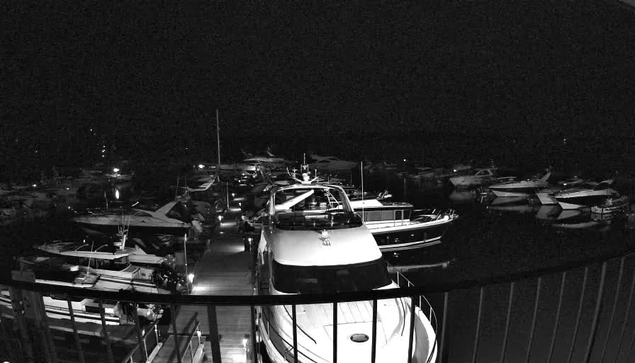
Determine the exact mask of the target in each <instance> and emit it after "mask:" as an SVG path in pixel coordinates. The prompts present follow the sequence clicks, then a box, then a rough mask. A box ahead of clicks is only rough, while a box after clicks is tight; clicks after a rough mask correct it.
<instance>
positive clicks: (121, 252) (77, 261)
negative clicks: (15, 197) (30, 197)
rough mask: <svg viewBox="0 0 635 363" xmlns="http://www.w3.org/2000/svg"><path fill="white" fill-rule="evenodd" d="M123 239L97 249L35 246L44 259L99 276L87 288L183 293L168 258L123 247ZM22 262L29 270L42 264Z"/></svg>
mask: <svg viewBox="0 0 635 363" xmlns="http://www.w3.org/2000/svg"><path fill="white" fill-rule="evenodd" d="M126 237H127V235H126V234H123V235H122V238H121V240H119V241H117V242H116V243H114V244H102V245H99V246H97V247H96V248H94V246H93V245H92V244H87V243H81V242H64V241H54V242H50V243H45V244H42V245H36V246H34V247H35V249H36V250H37V251H42V252H44V253H45V255H46V256H58V257H59V258H60V260H61V261H62V262H63V263H65V264H66V265H67V266H73V267H74V268H73V270H79V271H83V272H85V274H87V275H95V276H98V279H97V280H96V281H95V282H94V284H93V285H92V286H89V287H90V288H94V289H97V290H114V291H120V290H134V291H139V292H147V293H154V294H171V293H174V294H180V293H182V292H183V291H184V290H185V288H186V286H187V285H186V284H185V280H184V279H183V278H182V276H180V274H179V273H177V272H176V271H175V270H174V268H173V267H172V266H170V265H169V263H168V261H167V258H165V257H161V256H157V255H151V254H147V253H145V252H144V251H143V250H141V249H140V248H139V247H125V244H126ZM40 258H42V257H39V256H37V257H36V259H40ZM23 262H32V263H31V265H32V267H33V266H37V265H38V263H39V264H40V265H41V261H38V260H33V259H31V260H25V261H23ZM48 264H50V262H49V263H48ZM51 271H53V270H52V269H51ZM41 282H44V281H41Z"/></svg>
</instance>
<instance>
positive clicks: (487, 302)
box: [366, 176, 635, 362]
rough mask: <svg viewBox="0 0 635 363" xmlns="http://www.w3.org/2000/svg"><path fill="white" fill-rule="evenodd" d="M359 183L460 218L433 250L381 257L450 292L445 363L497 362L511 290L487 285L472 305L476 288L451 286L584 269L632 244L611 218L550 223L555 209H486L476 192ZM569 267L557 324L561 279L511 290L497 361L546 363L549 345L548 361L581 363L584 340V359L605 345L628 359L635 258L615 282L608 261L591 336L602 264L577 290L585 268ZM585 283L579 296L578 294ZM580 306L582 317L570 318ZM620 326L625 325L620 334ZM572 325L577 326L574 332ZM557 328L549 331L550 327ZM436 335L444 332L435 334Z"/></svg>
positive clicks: (437, 297)
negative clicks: (453, 212)
mask: <svg viewBox="0 0 635 363" xmlns="http://www.w3.org/2000/svg"><path fill="white" fill-rule="evenodd" d="M366 180H367V184H368V185H369V186H380V185H385V186H386V188H387V189H389V190H391V191H392V192H393V195H394V196H395V198H396V199H397V200H406V201H409V202H411V203H413V204H414V205H415V206H416V207H420V208H427V207H436V208H449V207H451V208H454V209H455V210H457V212H458V213H459V215H460V218H459V219H458V220H457V221H456V222H455V223H454V225H453V226H452V227H451V228H450V229H449V230H448V231H447V233H446V235H445V237H444V238H443V240H442V243H441V244H440V245H436V246H431V247H428V248H425V249H423V250H421V251H419V252H417V253H412V254H409V255H400V256H398V257H395V256H393V255H387V256H386V257H387V259H388V260H389V261H390V262H391V263H393V264H394V265H398V266H400V267H402V268H406V270H405V271H404V274H405V275H406V277H407V278H408V279H410V280H411V281H412V282H413V283H414V284H415V285H419V286H421V285H423V286H425V285H434V286H438V285H439V284H441V285H442V286H443V288H444V290H447V291H450V293H449V294H448V309H447V311H445V313H447V315H446V318H447V329H446V331H445V340H446V341H445V342H446V346H445V354H444V356H445V359H447V360H448V361H449V362H469V361H471V360H472V359H473V357H474V354H475V353H474V347H475V346H478V348H477V350H476V361H478V362H497V361H499V360H500V359H501V355H503V351H502V347H503V341H504V338H505V324H506V316H507V315H506V314H507V309H508V303H509V294H510V289H511V286H510V284H509V283H500V284H491V285H488V286H486V287H484V288H483V291H482V293H483V296H482V304H479V298H480V293H481V290H479V288H469V289H455V288H454V286H457V284H460V283H464V282H465V281H470V280H479V279H485V278H491V277H500V278H502V279H505V278H506V277H508V276H511V275H519V274H520V275H522V274H524V273H528V274H530V273H531V272H532V271H536V270H542V269H549V268H554V269H557V268H558V267H559V266H566V265H569V264H575V263H583V262H584V261H588V260H592V259H594V258H598V257H599V256H618V255H623V254H627V253H628V252H630V251H632V248H633V246H635V243H634V237H633V236H634V235H633V232H632V231H630V230H629V229H627V228H625V225H624V223H622V222H619V221H613V222H611V223H610V224H609V223H598V224H590V223H589V222H590V221H591V216H590V215H588V214H582V215H580V216H577V217H576V218H573V219H570V220H567V219H564V220H555V218H556V217H557V216H558V212H559V211H557V210H555V212H554V209H555V208H558V207H544V206H540V205H536V204H530V203H528V202H522V201H521V202H517V201H516V202H514V203H511V202H510V203H507V204H506V203H501V201H500V200H496V205H495V206H492V205H490V202H491V200H488V201H483V202H480V201H479V195H478V194H477V193H473V192H457V191H454V190H452V188H451V187H447V186H446V185H443V184H441V185H438V184H435V183H433V184H430V183H425V182H420V181H419V182H416V181H411V180H403V179H398V178H394V177H385V176H384V177H382V176H378V177H374V178H372V177H371V178H367V179H366ZM545 208H549V212H550V213H542V214H541V213H540V212H544V211H545ZM537 217H540V218H537ZM587 225H588V226H587ZM446 261H449V264H448V265H447V267H424V268H418V269H410V268H408V266H414V265H425V264H431V265H434V264H435V263H438V262H446ZM567 270H570V271H569V272H567V276H566V279H565V284H564V289H563V293H562V305H561V310H560V314H559V319H560V320H559V324H558V325H557V326H556V325H555V319H556V314H557V307H558V299H559V293H560V284H561V281H562V274H560V273H550V274H547V275H545V276H544V277H543V278H542V279H541V281H540V284H541V285H540V289H538V279H537V278H535V277H532V278H526V279H520V280H517V282H515V283H514V292H513V295H512V303H511V306H512V308H511V313H510V320H509V334H508V336H507V343H506V344H507V346H506V351H505V353H504V354H505V359H504V361H507V362H525V361H532V362H546V361H548V360H549V359H550V358H549V356H550V348H551V345H552V344H553V351H552V353H551V361H553V362H567V361H569V359H570V361H571V362H580V361H584V358H585V357H586V353H587V349H588V348H587V347H588V345H589V341H591V342H592V344H591V347H592V349H591V350H590V356H591V361H599V360H600V358H601V356H602V354H603V349H604V347H606V351H605V352H604V359H605V360H606V361H613V359H619V360H617V361H618V362H619V361H626V360H625V359H626V356H627V354H628V349H630V339H631V337H633V336H634V333H633V325H634V324H635V321H634V320H635V319H634V318H633V316H632V312H630V311H629V312H627V303H628V298H629V287H630V284H631V282H632V281H633V276H635V275H633V274H634V272H635V258H633V257H629V258H627V259H625V261H624V267H623V269H622V273H621V275H622V277H621V278H620V260H619V259H617V260H610V262H609V263H607V266H606V275H605V279H604V287H603V294H602V297H601V298H600V302H601V304H600V307H601V309H600V310H599V315H598V316H599V319H598V323H597V329H595V333H594V334H592V330H591V328H592V325H593V324H592V322H593V319H592V318H593V313H594V311H595V308H596V303H597V301H598V297H597V296H598V289H599V287H600V280H601V275H602V274H601V270H602V269H601V265H598V264H594V265H592V266H591V267H590V268H589V270H588V272H587V279H586V283H584V285H583V282H584V281H585V279H584V275H585V271H584V268H575V269H572V270H571V269H569V268H567ZM583 286H585V288H584V290H585V292H584V296H581V294H582V290H583ZM428 298H429V299H430V301H431V303H432V305H433V307H434V309H435V311H436V313H437V314H438V316H439V317H441V316H443V314H444V309H443V295H442V294H430V295H429V296H428ZM537 299H538V305H537V307H536V306H535V303H536V300H537ZM613 304H616V305H615V306H616V309H615V314H614V315H615V318H614V321H613V323H612V324H611V314H612V312H613V309H612V308H613ZM479 305H480V307H481V315H480V325H478V322H479V318H478V317H479V313H478V312H479ZM580 306H581V308H580ZM534 309H536V319H535V322H533V314H534ZM578 309H580V314H581V315H580V316H581V318H580V319H578V318H577V314H578ZM440 319H441V318H440ZM624 321H626V323H627V324H626V325H625V327H627V328H626V329H625V333H624V335H622V336H621V335H620V332H621V328H622V324H623V323H624ZM576 322H579V323H578V327H577V329H576ZM532 324H533V326H534V328H533V331H534V333H533V335H531V331H532ZM477 325H478V329H479V331H478V333H477ZM609 325H611V326H610V329H609ZM556 327H557V330H554V329H556ZM437 331H438V332H441V331H442V330H441V329H440V328H439V329H437ZM554 331H555V335H554ZM609 334H610V335H609ZM574 335H575V340H574ZM554 336H555V339H554ZM530 337H532V338H530ZM477 338H478V342H477V340H476V339H477ZM530 339H531V340H530ZM552 341H553V343H552ZM620 341H621V342H622V343H621V344H620ZM605 342H606V344H605ZM618 346H619V350H618ZM572 347H573V348H572Z"/></svg>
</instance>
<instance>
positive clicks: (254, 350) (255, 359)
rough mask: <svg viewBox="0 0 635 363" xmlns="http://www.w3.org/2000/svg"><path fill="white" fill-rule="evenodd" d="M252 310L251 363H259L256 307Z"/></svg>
mask: <svg viewBox="0 0 635 363" xmlns="http://www.w3.org/2000/svg"><path fill="white" fill-rule="evenodd" d="M249 308H250V309H251V323H250V326H251V362H252V363H258V342H257V341H256V307H255V306H254V305H250V306H249ZM198 344H199V345H200V344H201V339H200V335H199V340H198Z"/></svg>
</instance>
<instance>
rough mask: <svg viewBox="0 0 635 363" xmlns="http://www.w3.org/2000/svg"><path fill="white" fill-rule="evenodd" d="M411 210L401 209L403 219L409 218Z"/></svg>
mask: <svg viewBox="0 0 635 363" xmlns="http://www.w3.org/2000/svg"><path fill="white" fill-rule="evenodd" d="M411 212H412V211H411V210H410V209H406V210H405V211H403V219H410V213H411Z"/></svg>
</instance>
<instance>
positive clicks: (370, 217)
mask: <svg viewBox="0 0 635 363" xmlns="http://www.w3.org/2000/svg"><path fill="white" fill-rule="evenodd" d="M364 214H365V216H364V217H365V218H364V220H365V221H367V222H373V221H381V220H382V213H381V211H378V210H374V211H370V212H364Z"/></svg>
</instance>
